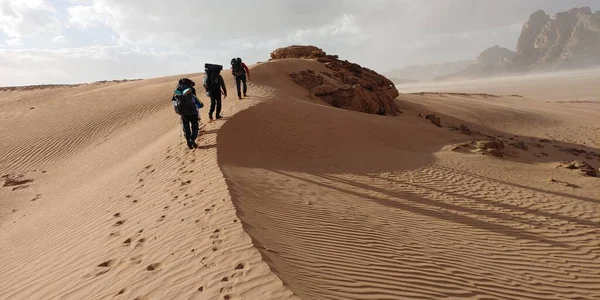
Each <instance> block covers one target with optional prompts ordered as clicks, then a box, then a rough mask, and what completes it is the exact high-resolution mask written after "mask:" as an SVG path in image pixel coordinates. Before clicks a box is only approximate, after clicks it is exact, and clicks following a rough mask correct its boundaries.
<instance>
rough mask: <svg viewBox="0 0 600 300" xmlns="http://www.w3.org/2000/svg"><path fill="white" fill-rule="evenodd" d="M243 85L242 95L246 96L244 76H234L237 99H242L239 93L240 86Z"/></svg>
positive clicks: (246, 88)
mask: <svg viewBox="0 0 600 300" xmlns="http://www.w3.org/2000/svg"><path fill="white" fill-rule="evenodd" d="M242 83H243V84H244V95H246V91H247V90H248V86H246V74H244V75H240V76H235V85H236V87H237V93H238V98H241V97H242V93H241V91H240V88H241V86H240V85H241V84H242Z"/></svg>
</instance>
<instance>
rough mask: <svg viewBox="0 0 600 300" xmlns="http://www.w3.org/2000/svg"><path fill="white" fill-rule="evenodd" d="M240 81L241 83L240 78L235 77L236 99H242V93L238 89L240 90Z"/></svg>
mask: <svg viewBox="0 0 600 300" xmlns="http://www.w3.org/2000/svg"><path fill="white" fill-rule="evenodd" d="M240 81H242V76H235V88H236V89H237V94H238V98H242V92H241V91H240V89H241V86H240V85H241V82H240Z"/></svg>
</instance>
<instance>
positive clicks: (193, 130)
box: [171, 78, 204, 149]
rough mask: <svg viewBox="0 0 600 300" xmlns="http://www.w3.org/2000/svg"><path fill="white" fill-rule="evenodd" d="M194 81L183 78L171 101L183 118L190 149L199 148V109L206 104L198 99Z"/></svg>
mask: <svg viewBox="0 0 600 300" xmlns="http://www.w3.org/2000/svg"><path fill="white" fill-rule="evenodd" d="M195 85H196V83H194V82H193V81H192V80H191V79H189V78H181V79H179V82H178V84H177V88H175V91H174V92H173V97H172V98H171V102H172V103H173V109H174V110H175V113H177V114H178V115H179V116H180V118H181V124H182V126H183V132H184V134H185V140H186V142H187V146H188V148H190V149H193V148H197V147H198V145H197V144H196V138H197V137H198V127H199V126H200V124H199V123H200V116H199V115H198V109H200V108H202V107H203V106H204V104H203V103H202V102H201V101H200V100H198V97H197V95H196V89H195V88H194V86H195Z"/></svg>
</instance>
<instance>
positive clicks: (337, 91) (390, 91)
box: [271, 46, 400, 116]
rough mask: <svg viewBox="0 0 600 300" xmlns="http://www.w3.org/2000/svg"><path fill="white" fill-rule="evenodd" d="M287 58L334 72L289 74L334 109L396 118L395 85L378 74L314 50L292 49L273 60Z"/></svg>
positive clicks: (275, 54) (273, 55)
mask: <svg viewBox="0 0 600 300" xmlns="http://www.w3.org/2000/svg"><path fill="white" fill-rule="evenodd" d="M285 58H305V59H315V60H317V61H319V62H322V63H324V64H325V65H326V66H327V68H329V69H330V70H331V72H318V71H313V70H305V71H301V72H298V73H292V74H290V75H291V76H292V80H293V81H294V82H296V83H297V84H299V85H301V86H303V87H305V88H307V89H308V90H310V91H311V95H313V96H315V97H318V98H320V99H321V100H323V101H324V102H326V103H328V104H329V105H331V106H334V107H337V108H342V109H347V110H353V111H359V112H364V113H370V114H380V115H392V116H396V115H398V114H399V113H400V110H399V109H398V108H397V107H396V103H395V99H396V97H398V95H399V93H398V90H397V89H396V87H395V86H394V84H393V83H392V82H391V81H390V80H389V79H387V78H386V77H384V76H382V75H380V74H378V73H377V72H375V71H373V70H370V69H367V68H364V67H361V66H360V65H358V64H355V63H351V62H348V61H347V60H346V61H341V60H339V59H338V56H337V55H327V54H326V53H325V52H324V51H323V50H321V49H319V48H317V47H314V46H290V47H286V48H280V49H277V50H275V51H273V52H272V53H271V60H273V59H285Z"/></svg>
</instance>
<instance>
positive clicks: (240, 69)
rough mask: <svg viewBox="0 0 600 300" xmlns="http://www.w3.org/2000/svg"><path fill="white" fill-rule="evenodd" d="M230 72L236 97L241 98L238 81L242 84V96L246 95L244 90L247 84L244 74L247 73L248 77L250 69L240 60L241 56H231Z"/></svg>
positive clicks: (246, 88) (246, 89)
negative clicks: (233, 79)
mask: <svg viewBox="0 0 600 300" xmlns="http://www.w3.org/2000/svg"><path fill="white" fill-rule="evenodd" d="M231 74H233V77H234V78H235V85H236V88H237V94H238V99H240V100H241V99H242V93H241V91H240V83H243V84H244V97H246V92H247V91H248V86H247V85H246V74H247V75H248V79H250V70H248V67H247V66H246V64H245V63H243V62H242V59H241V58H239V57H238V58H232V59H231Z"/></svg>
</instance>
